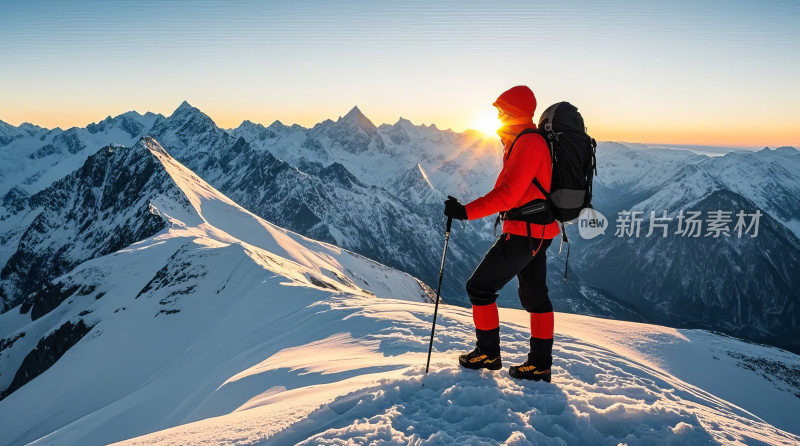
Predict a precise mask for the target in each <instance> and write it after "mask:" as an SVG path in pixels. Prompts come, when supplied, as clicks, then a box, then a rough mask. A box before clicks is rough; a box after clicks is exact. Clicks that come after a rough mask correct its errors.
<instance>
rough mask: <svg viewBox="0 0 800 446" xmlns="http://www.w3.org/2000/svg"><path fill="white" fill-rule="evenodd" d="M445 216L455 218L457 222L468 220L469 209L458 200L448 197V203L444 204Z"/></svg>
mask: <svg viewBox="0 0 800 446" xmlns="http://www.w3.org/2000/svg"><path fill="white" fill-rule="evenodd" d="M444 215H446V216H448V217H451V218H455V219H456V220H466V219H467V208H465V207H464V205H463V204H461V203H459V202H458V199H457V198H454V197H451V196H450V195H448V196H447V201H445V202H444Z"/></svg>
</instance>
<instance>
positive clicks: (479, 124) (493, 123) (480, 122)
mask: <svg viewBox="0 0 800 446" xmlns="http://www.w3.org/2000/svg"><path fill="white" fill-rule="evenodd" d="M470 128H473V129H475V130H478V131H479V132H481V133H483V134H484V135H486V136H487V137H493V138H496V137H497V129H498V128H500V120H499V119H497V109H496V108H494V107H488V108H486V109H484V110H481V112H480V113H479V114H478V115H476V116H475V120H474V121H472V125H471V126H470Z"/></svg>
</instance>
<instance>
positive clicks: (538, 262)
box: [517, 240, 554, 369]
mask: <svg viewBox="0 0 800 446" xmlns="http://www.w3.org/2000/svg"><path fill="white" fill-rule="evenodd" d="M538 243H539V242H538V240H534V245H538ZM551 243H552V240H544V241H543V242H542V247H541V248H540V249H539V250H538V251H537V254H536V256H535V257H534V258H533V260H532V261H531V262H530V263H528V264H527V265H526V266H525V268H523V269H522V270H521V271H520V272H519V274H517V277H518V278H519V299H520V301H521V302H522V307H523V308H525V310H526V311H527V312H528V313H530V319H531V339H530V344H531V350H530V353H528V362H530V363H532V364H534V365H536V366H537V368H539V369H542V368H545V369H549V368H550V366H551V365H552V362H553V356H552V351H553V322H554V320H553V304H552V303H551V302H550V296H549V295H548V292H547V248H548V247H549V246H550V244H551Z"/></svg>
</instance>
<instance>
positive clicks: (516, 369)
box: [508, 360, 550, 383]
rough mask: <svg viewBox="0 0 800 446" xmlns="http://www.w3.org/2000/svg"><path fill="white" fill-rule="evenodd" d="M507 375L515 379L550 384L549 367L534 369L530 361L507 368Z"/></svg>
mask: <svg viewBox="0 0 800 446" xmlns="http://www.w3.org/2000/svg"><path fill="white" fill-rule="evenodd" d="M508 374H509V375H511V377H512V378H515V379H530V380H532V381H544V382H548V383H549V382H550V367H546V368H545V367H541V366H540V367H538V368H537V367H536V366H535V365H534V364H533V363H532V362H531V361H530V360H528V361H525V362H524V363H523V364H520V365H512V366H511V367H509V368H508Z"/></svg>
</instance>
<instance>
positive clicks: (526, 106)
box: [492, 85, 536, 145]
mask: <svg viewBox="0 0 800 446" xmlns="http://www.w3.org/2000/svg"><path fill="white" fill-rule="evenodd" d="M492 105H494V106H495V107H497V108H500V109H502V110H503V111H504V112H506V113H508V114H509V115H511V118H505V119H504V120H503V126H502V127H500V128H499V129H497V135H498V136H500V139H501V140H502V141H503V144H506V145H507V144H508V143H509V142H510V141H511V140H513V139H514V137H516V136H517V135H518V134H519V132H521V131H523V130H525V129H526V128H536V126H535V125H534V124H533V112H535V111H536V96H534V95H533V92H532V91H531V89H530V88H528V87H526V86H524V85H518V86H516V87H513V88H511V89H509V90H507V91H505V92H503V94H501V95H500V97H498V98H497V100H496V101H495V102H494V104H492Z"/></svg>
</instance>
